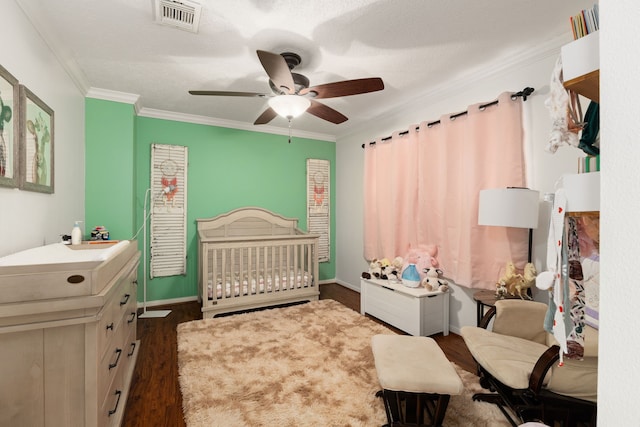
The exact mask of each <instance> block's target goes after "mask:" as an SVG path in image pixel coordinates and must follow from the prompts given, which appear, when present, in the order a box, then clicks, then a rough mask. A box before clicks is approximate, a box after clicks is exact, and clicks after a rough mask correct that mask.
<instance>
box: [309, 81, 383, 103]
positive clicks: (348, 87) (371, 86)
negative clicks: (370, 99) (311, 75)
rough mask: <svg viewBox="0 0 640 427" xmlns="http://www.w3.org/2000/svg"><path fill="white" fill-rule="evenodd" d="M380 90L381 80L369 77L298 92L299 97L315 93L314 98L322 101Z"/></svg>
mask: <svg viewBox="0 0 640 427" xmlns="http://www.w3.org/2000/svg"><path fill="white" fill-rule="evenodd" d="M382 89H384V82H383V81H382V79H381V78H380V77H371V78H366V79H355V80H345V81H342V82H335V83H327V84H323V85H318V86H312V87H310V88H307V89H302V90H301V91H300V95H304V94H306V93H309V92H315V93H317V95H316V96H315V98H316V99H323V98H336V97H339V96H349V95H358V94H361V93H369V92H376V91H378V90H382Z"/></svg>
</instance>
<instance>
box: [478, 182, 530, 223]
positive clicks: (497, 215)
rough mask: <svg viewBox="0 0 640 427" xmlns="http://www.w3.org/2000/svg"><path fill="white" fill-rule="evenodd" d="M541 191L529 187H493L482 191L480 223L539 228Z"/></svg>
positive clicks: (479, 208) (479, 211)
mask: <svg viewBox="0 0 640 427" xmlns="http://www.w3.org/2000/svg"><path fill="white" fill-rule="evenodd" d="M539 196H540V195H539V193H538V192H537V191H534V190H529V189H528V188H492V189H488V190H481V191H480V200H479V203H478V224H479V225H494V226H499V227H516V228H537V227H538V201H539Z"/></svg>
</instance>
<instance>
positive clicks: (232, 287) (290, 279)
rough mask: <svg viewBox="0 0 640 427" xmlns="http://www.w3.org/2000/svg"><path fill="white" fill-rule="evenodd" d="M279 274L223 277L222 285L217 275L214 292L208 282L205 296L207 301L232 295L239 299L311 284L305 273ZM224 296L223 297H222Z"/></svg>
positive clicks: (212, 286) (310, 277)
mask: <svg viewBox="0 0 640 427" xmlns="http://www.w3.org/2000/svg"><path fill="white" fill-rule="evenodd" d="M284 273H285V274H283V275H282V276H281V274H280V273H279V272H278V271H276V272H275V273H274V275H273V276H272V275H271V273H253V274H251V275H249V274H244V275H243V276H242V278H241V277H240V275H239V274H235V275H233V280H232V279H231V275H229V274H227V275H225V279H224V283H223V280H222V277H221V276H220V275H218V277H217V278H216V284H215V291H214V285H213V281H212V280H209V281H208V284H207V295H208V299H209V300H213V299H221V298H229V297H231V296H232V295H233V296H234V297H239V296H243V295H255V294H264V293H271V292H278V291H285V290H289V289H298V288H306V287H309V286H311V284H312V283H313V276H312V275H311V274H310V273H308V272H306V271H301V272H296V271H295V270H290V271H289V274H287V272H286V271H284ZM223 294H224V295H223Z"/></svg>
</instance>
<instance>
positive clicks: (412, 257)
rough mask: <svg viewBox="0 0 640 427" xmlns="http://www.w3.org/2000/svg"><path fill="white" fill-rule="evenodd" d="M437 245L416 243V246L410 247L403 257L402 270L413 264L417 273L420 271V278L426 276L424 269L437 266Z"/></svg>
mask: <svg viewBox="0 0 640 427" xmlns="http://www.w3.org/2000/svg"><path fill="white" fill-rule="evenodd" d="M437 256H438V247H437V246H436V245H418V246H417V247H410V248H409V251H408V252H407V254H406V255H405V257H404V264H403V266H402V270H404V269H405V268H407V266H408V265H409V264H415V266H416V269H417V270H418V273H420V279H421V280H422V279H424V278H425V277H426V273H425V272H426V271H427V269H429V268H438V267H439V266H440V262H439V261H438V258H437Z"/></svg>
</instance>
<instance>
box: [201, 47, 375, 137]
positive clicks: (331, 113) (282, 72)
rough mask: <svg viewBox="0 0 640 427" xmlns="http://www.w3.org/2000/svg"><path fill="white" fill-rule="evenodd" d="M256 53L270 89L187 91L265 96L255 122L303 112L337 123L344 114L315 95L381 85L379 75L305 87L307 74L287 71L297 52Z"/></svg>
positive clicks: (328, 95) (322, 96) (371, 89)
mask: <svg viewBox="0 0 640 427" xmlns="http://www.w3.org/2000/svg"><path fill="white" fill-rule="evenodd" d="M257 53H258V58H259V59H260V63H261V64H262V67H263V68H264V70H265V71H266V72H267V75H268V76H269V86H270V87H271V90H272V92H273V93H255V92H230V91H215V90H190V91H189V93H190V94H191V95H210V96H241V97H260V98H269V107H267V109H266V110H265V111H264V112H263V113H262V114H260V116H259V117H258V118H257V119H256V121H255V122H254V124H255V125H262V124H266V123H269V122H270V121H271V120H273V119H274V118H275V117H276V116H277V115H280V116H282V117H285V118H287V119H288V120H289V121H291V119H292V118H294V117H297V116H299V115H300V114H302V113H304V112H307V113H309V114H312V115H314V116H316V117H319V118H321V119H323V120H326V121H329V122H331V123H335V124H339V123H342V122H345V121H347V120H348V118H347V117H346V116H345V115H343V114H342V113H340V112H338V111H336V110H334V109H333V108H330V107H328V106H326V105H324V104H322V103H320V102H318V101H316V99H326V98H337V97H341V96H350V95H358V94H362V93H368V92H375V91H379V90H382V89H384V83H383V82H382V79H381V78H379V77H371V78H364V79H355V80H344V81H339V82H334V83H327V84H322V85H318V86H312V87H309V79H308V78H307V77H305V76H303V75H302V74H298V73H293V72H292V71H291V70H293V69H294V68H295V67H297V66H298V65H300V63H301V58H300V56H299V55H297V54H295V53H292V52H284V53H281V54H279V55H278V54H276V53H271V52H267V51H264V50H258V51H257Z"/></svg>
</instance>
